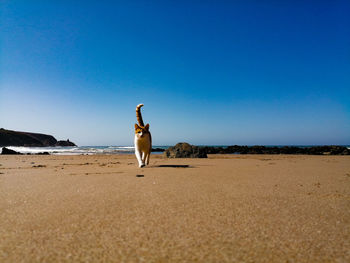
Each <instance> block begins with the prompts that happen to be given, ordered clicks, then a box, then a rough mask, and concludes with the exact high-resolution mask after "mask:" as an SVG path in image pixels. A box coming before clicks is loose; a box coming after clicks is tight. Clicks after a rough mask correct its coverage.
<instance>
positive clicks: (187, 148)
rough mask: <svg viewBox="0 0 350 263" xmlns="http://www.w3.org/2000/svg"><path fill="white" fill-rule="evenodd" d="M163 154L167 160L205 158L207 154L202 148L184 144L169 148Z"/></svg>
mask: <svg viewBox="0 0 350 263" xmlns="http://www.w3.org/2000/svg"><path fill="white" fill-rule="evenodd" d="M163 154H164V156H166V157H168V158H207V153H206V151H205V149H203V147H198V146H194V145H190V144H188V143H185V142H184V143H178V144H176V145H175V146H173V147H169V148H168V149H166V150H165V151H164V153H163Z"/></svg>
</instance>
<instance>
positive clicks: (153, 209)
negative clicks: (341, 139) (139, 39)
mask: <svg viewBox="0 0 350 263" xmlns="http://www.w3.org/2000/svg"><path fill="white" fill-rule="evenodd" d="M0 164H1V166H0V262H350V235H349V234H350V156H303V155H291V156H287V155H246V156H245V155H211V156H209V159H163V158H162V157H161V156H154V155H152V157H151V165H150V167H148V168H142V169H140V168H137V166H136V159H135V157H134V156H131V155H100V156H96V155H95V156H0ZM173 165H180V166H184V167H174V166H173ZM161 166H163V167H161ZM186 166H189V167H186ZM137 175H138V176H137Z"/></svg>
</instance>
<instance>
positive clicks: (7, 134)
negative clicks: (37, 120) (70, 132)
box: [0, 128, 75, 147]
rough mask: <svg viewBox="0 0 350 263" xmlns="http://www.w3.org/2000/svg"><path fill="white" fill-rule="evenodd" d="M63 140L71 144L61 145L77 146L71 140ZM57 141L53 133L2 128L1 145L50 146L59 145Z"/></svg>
mask: <svg viewBox="0 0 350 263" xmlns="http://www.w3.org/2000/svg"><path fill="white" fill-rule="evenodd" d="M60 142H61V141H60ZM63 142H64V143H65V144H68V143H69V145H59V146H75V144H74V143H72V142H70V141H69V140H68V141H63ZM57 143H59V142H57V140H56V139H55V137H53V136H52V135H47V134H41V133H32V132H20V131H11V130H6V129H3V128H1V129H0V146H28V147H49V146H58V145H57ZM60 144H61V143H60Z"/></svg>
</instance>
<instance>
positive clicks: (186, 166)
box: [152, 164, 193, 168]
mask: <svg viewBox="0 0 350 263" xmlns="http://www.w3.org/2000/svg"><path fill="white" fill-rule="evenodd" d="M152 167H155V168H193V166H190V165H188V164H160V165H154V166H152Z"/></svg>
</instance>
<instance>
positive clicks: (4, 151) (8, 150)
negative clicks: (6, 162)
mask: <svg viewBox="0 0 350 263" xmlns="http://www.w3.org/2000/svg"><path fill="white" fill-rule="evenodd" d="M1 154H21V153H19V152H16V151H14V150H11V149H7V148H6V147H3V148H2V152H1Z"/></svg>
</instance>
